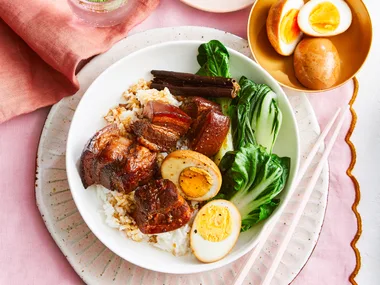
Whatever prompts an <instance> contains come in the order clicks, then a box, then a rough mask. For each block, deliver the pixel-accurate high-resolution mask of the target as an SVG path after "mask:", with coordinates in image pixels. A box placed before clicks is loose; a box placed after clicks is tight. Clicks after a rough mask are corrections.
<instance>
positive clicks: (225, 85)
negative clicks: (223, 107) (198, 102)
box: [151, 70, 240, 98]
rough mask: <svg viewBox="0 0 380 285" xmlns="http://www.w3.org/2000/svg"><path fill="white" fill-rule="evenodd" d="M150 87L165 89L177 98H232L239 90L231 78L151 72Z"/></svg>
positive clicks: (162, 71) (159, 71) (161, 71)
mask: <svg viewBox="0 0 380 285" xmlns="http://www.w3.org/2000/svg"><path fill="white" fill-rule="evenodd" d="M151 73H152V74H153V76H154V79H153V81H152V84H151V87H152V88H155V89H158V90H162V89H164V88H165V87H167V88H169V89H170V91H171V92H172V93H173V94H174V95H177V96H200V97H229V98H234V97H236V95H237V92H238V91H239V89H240V86H239V84H238V83H237V82H236V80H235V79H233V78H224V77H212V76H200V75H196V74H191V73H184V72H174V71H165V70H152V71H151Z"/></svg>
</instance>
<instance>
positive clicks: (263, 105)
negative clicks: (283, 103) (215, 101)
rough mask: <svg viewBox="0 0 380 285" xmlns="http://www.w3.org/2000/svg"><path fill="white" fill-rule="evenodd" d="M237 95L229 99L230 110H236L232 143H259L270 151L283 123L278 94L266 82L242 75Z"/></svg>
mask: <svg viewBox="0 0 380 285" xmlns="http://www.w3.org/2000/svg"><path fill="white" fill-rule="evenodd" d="M239 84H240V88H241V89H240V96H239V97H238V98H237V99H236V100H234V101H233V102H232V104H231V105H232V106H231V107H230V112H231V113H234V112H235V114H236V120H235V122H237V123H238V125H237V126H236V127H234V128H233V129H234V130H235V132H234V133H233V138H234V146H235V148H239V147H240V146H242V145H244V144H246V143H252V144H259V145H262V146H263V147H265V148H266V149H267V150H268V152H270V153H271V152H272V149H273V146H274V144H275V142H276V139H277V135H278V132H279V130H280V126H281V123H282V113H281V111H280V109H279V108H278V105H277V95H276V93H274V92H273V91H272V90H271V89H270V88H269V87H268V85H266V84H256V83H255V82H253V81H252V80H250V79H247V78H246V77H244V76H243V77H241V79H240V81H239Z"/></svg>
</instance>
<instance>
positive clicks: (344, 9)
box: [297, 0, 352, 37]
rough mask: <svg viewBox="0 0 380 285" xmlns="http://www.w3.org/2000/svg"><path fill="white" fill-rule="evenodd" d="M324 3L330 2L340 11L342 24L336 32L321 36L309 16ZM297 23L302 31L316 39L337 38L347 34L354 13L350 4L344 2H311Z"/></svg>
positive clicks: (319, 0) (322, 0)
mask: <svg viewBox="0 0 380 285" xmlns="http://www.w3.org/2000/svg"><path fill="white" fill-rule="evenodd" d="M323 2H330V3H331V4H333V5H334V6H335V7H336V8H337V9H338V12H339V15H340V23H339V25H338V27H337V28H336V29H335V30H334V31H331V32H326V33H323V34H321V33H319V32H317V31H315V30H314V29H313V27H312V26H311V25H310V23H309V15H310V13H311V12H312V10H313V9H314V7H315V6H316V5H318V4H320V3H323ZM297 21H298V26H299V27H300V29H301V31H302V32H304V33H305V34H307V35H310V36H314V37H328V36H335V35H338V34H341V33H343V32H345V31H346V30H347V29H348V28H349V27H350V25H351V22H352V13H351V9H350V7H349V6H348V4H347V3H346V2H345V1H343V0H311V1H309V2H307V3H306V4H305V5H304V6H303V7H302V9H301V10H300V12H299V14H298V19H297Z"/></svg>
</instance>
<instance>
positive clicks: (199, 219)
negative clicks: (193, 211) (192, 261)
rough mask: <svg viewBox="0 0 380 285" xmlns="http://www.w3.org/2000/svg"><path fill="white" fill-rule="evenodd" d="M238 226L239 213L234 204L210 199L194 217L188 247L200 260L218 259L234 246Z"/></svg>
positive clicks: (237, 234)
mask: <svg viewBox="0 0 380 285" xmlns="http://www.w3.org/2000/svg"><path fill="white" fill-rule="evenodd" d="M240 227H241V217H240V213H239V210H238V209H237V208H236V207H235V205H234V204H232V203H231V202H229V201H226V200H214V201H211V202H209V203H207V204H206V205H205V206H203V207H202V208H201V209H200V211H199V212H198V214H197V215H196V217H195V219H194V223H193V226H192V228H191V232H190V247H191V249H192V251H193V253H194V255H195V256H196V257H197V258H198V259H199V260H200V261H202V262H214V261H218V260H220V259H222V258H223V257H225V256H226V255H227V254H228V253H229V252H230V251H231V249H232V248H233V247H234V245H235V243H236V241H237V239H238V237H239V234H240Z"/></svg>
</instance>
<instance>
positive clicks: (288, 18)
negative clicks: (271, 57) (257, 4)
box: [266, 0, 304, 55]
mask: <svg viewBox="0 0 380 285" xmlns="http://www.w3.org/2000/svg"><path fill="white" fill-rule="evenodd" d="M303 5H304V2H303V0H279V1H278V2H276V3H274V4H273V5H272V7H271V8H270V10H269V14H268V18H267V22H266V27H267V34H268V39H269V41H270V43H271V45H272V46H273V48H274V49H275V50H276V51H277V52H278V53H279V54H281V55H291V54H292V53H293V52H294V50H295V48H296V46H297V44H298V43H299V41H300V40H301V38H302V32H301V30H300V28H299V27H298V22H297V17H298V13H299V11H300V9H301V7H302V6H303Z"/></svg>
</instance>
